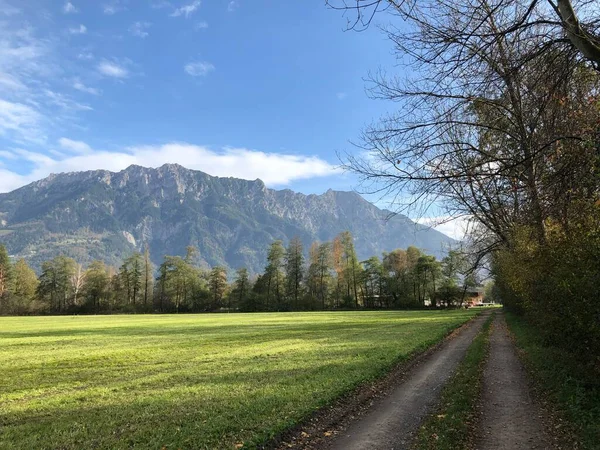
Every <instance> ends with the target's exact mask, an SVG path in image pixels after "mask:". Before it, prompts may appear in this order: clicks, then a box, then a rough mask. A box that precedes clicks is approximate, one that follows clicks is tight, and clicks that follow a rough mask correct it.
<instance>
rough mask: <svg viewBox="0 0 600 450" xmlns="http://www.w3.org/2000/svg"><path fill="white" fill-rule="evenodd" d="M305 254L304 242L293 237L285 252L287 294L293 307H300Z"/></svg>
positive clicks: (296, 308)
mask: <svg viewBox="0 0 600 450" xmlns="http://www.w3.org/2000/svg"><path fill="white" fill-rule="evenodd" d="M303 270H304V255H303V249H302V242H300V239H298V238H293V239H292V240H291V241H290V243H289V245H288V248H287V251H286V254H285V276H286V280H287V295H288V298H289V299H290V300H291V301H292V307H293V309H295V310H298V309H299V304H298V299H299V298H300V284H301V282H302V278H303Z"/></svg>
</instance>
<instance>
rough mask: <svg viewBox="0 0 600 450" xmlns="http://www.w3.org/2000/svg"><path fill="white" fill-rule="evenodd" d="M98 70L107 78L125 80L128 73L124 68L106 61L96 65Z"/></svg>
mask: <svg viewBox="0 0 600 450" xmlns="http://www.w3.org/2000/svg"><path fill="white" fill-rule="evenodd" d="M98 70H99V71H100V73H101V74H102V75H106V76H107V77H113V78H127V77H128V76H129V71H128V70H127V69H126V68H125V67H123V66H121V65H119V64H117V63H115V62H111V61H107V60H104V61H102V62H101V63H100V64H98Z"/></svg>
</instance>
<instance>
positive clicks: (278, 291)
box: [265, 240, 285, 310]
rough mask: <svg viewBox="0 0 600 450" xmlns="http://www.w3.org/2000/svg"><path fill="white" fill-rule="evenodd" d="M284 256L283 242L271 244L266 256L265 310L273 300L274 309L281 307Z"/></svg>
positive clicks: (270, 305)
mask: <svg viewBox="0 0 600 450" xmlns="http://www.w3.org/2000/svg"><path fill="white" fill-rule="evenodd" d="M284 256H285V249H284V247H283V242H281V241H279V240H277V241H275V242H273V243H272V244H271V247H270V248H269V254H268V256H267V267H266V268H265V277H266V278H267V297H266V305H265V306H266V308H267V310H268V309H269V308H270V307H272V306H273V305H272V304H271V303H272V302H271V300H272V299H274V301H275V305H274V306H275V307H274V309H276V310H279V309H280V307H281V297H282V293H283V292H282V291H283V273H282V271H281V269H282V267H283V259H284Z"/></svg>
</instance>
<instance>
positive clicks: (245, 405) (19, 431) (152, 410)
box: [0, 310, 476, 450]
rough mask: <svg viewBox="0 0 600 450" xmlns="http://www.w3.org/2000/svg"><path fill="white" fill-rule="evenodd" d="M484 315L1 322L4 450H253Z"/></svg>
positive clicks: (346, 314) (343, 314) (327, 314)
mask: <svg viewBox="0 0 600 450" xmlns="http://www.w3.org/2000/svg"><path fill="white" fill-rule="evenodd" d="M474 314H476V312H474V311H473V310H456V311H432V312H425V311H419V312H417V311H414V312H406V311H403V312H398V311H386V312H322V313H265V314H212V315H129V316H126V315H119V316H60V317H5V318H0V368H1V376H0V448H2V449H27V450H32V449H38V448H48V449H57V448H60V449H81V448H110V449H124V448H140V449H161V448H165V447H166V448H167V449H179V448H181V449H202V448H211V449H212V448H224V449H227V448H240V447H242V444H243V446H244V447H248V448H251V447H253V446H255V445H257V444H259V443H261V442H264V441H265V440H266V439H268V438H269V437H272V436H273V435H275V434H277V433H279V432H281V431H283V430H285V429H286V428H288V427H290V426H292V425H294V424H295V423H297V422H298V421H300V420H302V419H303V418H305V417H306V416H307V415H309V414H310V413H311V412H313V411H314V410H315V409H318V408H319V407H321V406H323V405H325V404H327V403H328V402H331V401H332V400H333V399H335V398H336V397H339V396H340V395H342V394H344V393H345V392H348V391H349V390H350V389H352V388H353V387H355V386H357V385H358V384H359V383H361V382H364V381H366V380H370V379H373V378H375V377H377V376H379V375H381V374H382V373H384V372H385V371H386V370H387V369H389V368H390V367H391V366H392V365H393V364H394V363H396V362H398V361H400V360H402V359H405V358H407V357H409V356H410V355H411V354H412V353H414V352H416V351H419V350H423V349H424V348H426V347H428V346H430V345H432V344H433V343H435V342H436V341H438V340H440V339H441V338H442V337H443V336H444V335H446V334H447V333H448V332H450V331H451V330H452V329H454V328H455V327H457V326H459V325H460V324H461V323H463V322H465V321H466V320H468V319H469V318H471V317H472V316H473V315H474Z"/></svg>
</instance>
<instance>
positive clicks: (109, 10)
mask: <svg viewBox="0 0 600 450" xmlns="http://www.w3.org/2000/svg"><path fill="white" fill-rule="evenodd" d="M125 9H126V8H125V6H123V5H122V4H121V2H120V1H119V0H114V1H112V2H110V3H105V4H104V5H102V12H103V13H104V14H106V15H107V16H112V15H113V14H116V13H118V12H120V11H124V10H125Z"/></svg>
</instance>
